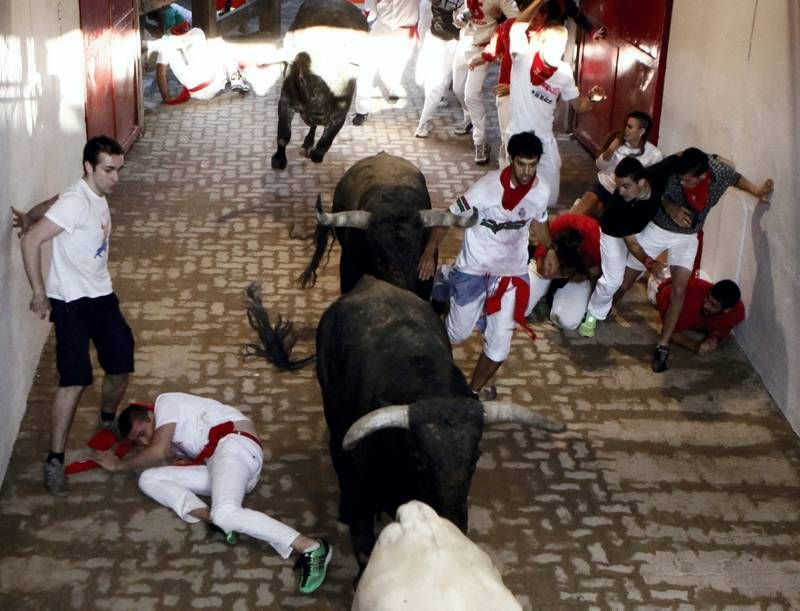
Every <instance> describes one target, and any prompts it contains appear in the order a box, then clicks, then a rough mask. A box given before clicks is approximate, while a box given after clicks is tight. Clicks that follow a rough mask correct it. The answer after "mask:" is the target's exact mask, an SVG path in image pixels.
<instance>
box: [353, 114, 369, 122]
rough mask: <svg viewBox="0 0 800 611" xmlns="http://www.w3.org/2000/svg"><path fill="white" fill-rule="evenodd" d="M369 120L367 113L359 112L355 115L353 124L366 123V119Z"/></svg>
mask: <svg viewBox="0 0 800 611" xmlns="http://www.w3.org/2000/svg"><path fill="white" fill-rule="evenodd" d="M366 120H367V113H361V112H357V113H356V114H354V115H353V121H352V123H353V125H364V121H366Z"/></svg>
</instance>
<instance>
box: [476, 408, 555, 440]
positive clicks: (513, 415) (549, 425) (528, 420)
mask: <svg viewBox="0 0 800 611" xmlns="http://www.w3.org/2000/svg"><path fill="white" fill-rule="evenodd" d="M506 422H516V423H517V424H526V425H528V426H532V427H535V428H537V429H541V430H543V431H548V432H549V433H563V432H564V431H566V430H567V427H566V426H565V425H564V424H563V423H561V422H555V421H553V420H549V419H547V418H545V417H544V416H541V415H539V414H537V413H536V412H534V411H532V410H530V409H528V408H527V407H522V406H520V405H515V404H513V403H503V402H502V401H484V402H483V423H484V425H486V424H501V423H506Z"/></svg>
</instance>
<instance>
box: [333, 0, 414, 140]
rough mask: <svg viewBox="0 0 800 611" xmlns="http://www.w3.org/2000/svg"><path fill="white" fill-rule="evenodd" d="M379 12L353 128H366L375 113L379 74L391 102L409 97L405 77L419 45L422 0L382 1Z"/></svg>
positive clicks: (361, 71) (361, 75) (358, 89)
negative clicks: (365, 124) (368, 119)
mask: <svg viewBox="0 0 800 611" xmlns="http://www.w3.org/2000/svg"><path fill="white" fill-rule="evenodd" d="M375 12H376V13H377V17H376V18H375V22H374V23H373V24H372V27H371V28H370V30H369V45H368V53H367V55H366V57H364V62H363V63H362V64H361V67H360V69H359V74H358V83H357V84H356V100H355V108H356V114H355V115H354V116H353V125H363V123H364V121H366V119H367V115H368V114H369V112H370V111H371V110H372V96H373V92H374V87H373V82H374V80H375V74H376V73H377V74H378V75H380V77H381V80H382V81H383V83H384V85H386V88H387V89H388V90H389V99H390V100H396V99H397V98H400V97H403V96H404V95H405V89H403V74H404V73H405V69H406V65H407V64H408V60H409V59H411V54H412V53H413V52H414V46H415V45H416V42H417V38H416V34H417V22H418V21H419V0H378V1H377V2H376V4H375ZM334 52H335V51H334Z"/></svg>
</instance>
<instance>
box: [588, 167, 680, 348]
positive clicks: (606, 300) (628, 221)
mask: <svg viewBox="0 0 800 611" xmlns="http://www.w3.org/2000/svg"><path fill="white" fill-rule="evenodd" d="M668 170H669V168H668V166H667V165H665V164H664V163H663V162H662V163H657V164H655V165H653V166H650V167H649V168H645V167H644V166H642V163H641V162H640V161H639V160H638V159H636V158H635V157H625V158H624V159H622V161H620V162H619V163H618V164H617V167H616V168H614V176H615V181H616V185H617V187H616V189H615V191H614V194H613V195H612V196H611V197H610V198H609V199H608V205H606V206H605V208H604V210H603V213H602V214H601V215H600V266H601V269H602V275H601V276H600V279H599V280H598V281H597V285H596V286H595V288H594V291H593V292H592V296H591V298H590V299H589V306H588V307H587V308H586V317H585V318H584V319H583V322H582V323H581V324H580V327H578V333H579V334H580V335H582V336H583V337H593V336H594V333H595V329H596V327H597V321H598V320H605V319H606V317H607V316H608V313H609V311H610V310H611V305H612V303H613V300H614V295H615V294H616V292H617V291H618V290H619V288H620V287H621V286H622V280H623V277H624V276H625V267H626V265H627V263H628V256H629V255H630V252H632V251H636V252H639V250H638V248H637V245H636V236H637V234H638V233H639V232H641V231H642V230H643V229H644V228H645V227H646V226H647V224H648V223H649V222H650V221H651V219H652V218H653V216H654V215H655V213H656V210H657V209H658V207H659V206H660V205H661V197H662V195H663V193H664V186H665V183H666V179H667V175H668ZM629 249H632V250H629ZM692 256H694V255H692ZM647 265H648V266H649V269H652V271H653V273H655V274H660V273H661V264H660V263H659V262H658V261H655V260H653V261H647Z"/></svg>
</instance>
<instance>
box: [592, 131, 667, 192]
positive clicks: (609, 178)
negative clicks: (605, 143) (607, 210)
mask: <svg viewBox="0 0 800 611" xmlns="http://www.w3.org/2000/svg"><path fill="white" fill-rule="evenodd" d="M625 157H636V159H638V160H639V161H640V162H641V164H642V165H643V166H644V167H647V166H649V165H653V164H654V163H658V162H659V161H661V160H662V159H663V158H664V155H662V154H661V151H660V150H658V147H656V146H654V145H653V144H651V143H650V142H645V143H644V151H643V152H642V153H641V154H639V149H638V148H631V147H630V146H628V145H627V144H623V145H622V146H621V147H619V148H618V149H617V150H616V151H614V154H613V155H611V159H609V160H608V161H606V160H605V159H603V158H602V157H598V158H597V167H598V169H599V170H600V171H599V172H598V173H597V180H598V182H599V183H600V184H601V185H603V187H604V188H605V189H606V191H608V192H609V193H613V192H614V189H616V188H617V184H616V181H615V180H614V170H615V169H616V167H617V165H618V164H619V162H620V161H622V160H623V159H625Z"/></svg>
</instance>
